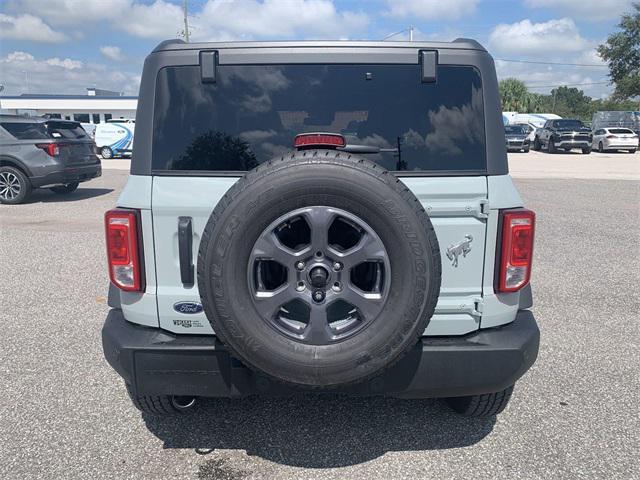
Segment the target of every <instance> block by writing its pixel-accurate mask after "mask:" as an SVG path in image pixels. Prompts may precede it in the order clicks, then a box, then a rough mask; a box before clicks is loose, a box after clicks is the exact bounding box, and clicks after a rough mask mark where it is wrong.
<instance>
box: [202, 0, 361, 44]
mask: <svg viewBox="0 0 640 480" xmlns="http://www.w3.org/2000/svg"><path fill="white" fill-rule="evenodd" d="M367 24H368V16H367V15H366V14H364V13H361V12H351V11H343V12H338V11H337V9H336V7H335V5H334V4H333V1H331V0H288V1H282V0H264V1H257V0H209V1H208V2H207V3H206V4H205V5H204V7H203V9H202V13H201V14H200V15H199V16H198V17H197V18H196V19H194V27H195V28H194V30H193V35H194V37H195V38H196V39H202V40H204V39H207V40H210V39H229V38H235V39H243V38H255V37H268V38H291V37H293V36H296V35H301V36H303V37H305V38H349V37H351V38H352V37H353V36H354V35H357V34H358V33H360V32H363V31H364V30H365V29H366V27H367Z"/></svg>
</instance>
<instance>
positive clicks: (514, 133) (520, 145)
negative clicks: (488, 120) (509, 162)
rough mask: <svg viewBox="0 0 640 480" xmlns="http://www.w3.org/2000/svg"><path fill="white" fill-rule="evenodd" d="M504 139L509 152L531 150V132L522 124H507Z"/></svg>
mask: <svg viewBox="0 0 640 480" xmlns="http://www.w3.org/2000/svg"><path fill="white" fill-rule="evenodd" d="M504 141H505V145H506V147H507V151H508V152H525V153H527V152H528V151H529V132H528V131H527V130H526V129H525V128H524V127H523V126H522V125H505V126H504Z"/></svg>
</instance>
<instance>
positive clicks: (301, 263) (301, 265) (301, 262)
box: [296, 260, 305, 270]
mask: <svg viewBox="0 0 640 480" xmlns="http://www.w3.org/2000/svg"><path fill="white" fill-rule="evenodd" d="M304 267H305V264H304V262H303V261H302V260H300V261H299V262H296V269H297V270H304Z"/></svg>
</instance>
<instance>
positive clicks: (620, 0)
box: [525, 0, 633, 21]
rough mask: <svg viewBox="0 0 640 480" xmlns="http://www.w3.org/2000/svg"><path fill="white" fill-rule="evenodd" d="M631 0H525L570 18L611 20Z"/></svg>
mask: <svg viewBox="0 0 640 480" xmlns="http://www.w3.org/2000/svg"><path fill="white" fill-rule="evenodd" d="M632 1H633V0H525V5H527V6H528V7H531V8H545V9H551V10H554V11H558V12H560V13H561V14H563V15H569V16H571V17H572V18H584V19H586V20H594V21H599V20H612V19H616V18H619V17H620V16H621V15H622V13H623V12H625V11H627V10H629V8H630V7H631V2H632Z"/></svg>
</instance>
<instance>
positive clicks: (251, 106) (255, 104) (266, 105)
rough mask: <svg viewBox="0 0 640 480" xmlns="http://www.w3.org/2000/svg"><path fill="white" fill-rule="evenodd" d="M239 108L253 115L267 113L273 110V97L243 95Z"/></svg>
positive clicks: (264, 94) (266, 95)
mask: <svg viewBox="0 0 640 480" xmlns="http://www.w3.org/2000/svg"><path fill="white" fill-rule="evenodd" d="M239 106H240V107H242V108H243V109H244V110H245V111H248V112H252V113H265V112H268V111H269V110H271V97H270V96H269V94H268V93H263V94H262V95H258V96H253V95H243V96H242V99H241V100H240V102H239Z"/></svg>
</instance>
